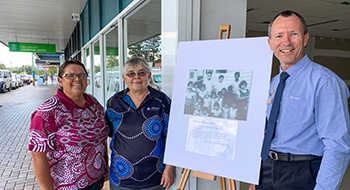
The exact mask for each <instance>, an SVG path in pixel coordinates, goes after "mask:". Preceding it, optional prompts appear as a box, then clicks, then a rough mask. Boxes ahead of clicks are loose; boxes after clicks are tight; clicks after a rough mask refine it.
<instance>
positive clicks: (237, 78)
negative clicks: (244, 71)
mask: <svg viewBox="0 0 350 190" xmlns="http://www.w3.org/2000/svg"><path fill="white" fill-rule="evenodd" d="M234 77H235V80H234V81H233V84H232V85H233V93H234V94H237V92H238V91H239V83H241V81H242V80H241V79H240V77H241V73H240V72H239V71H237V72H235V75H234Z"/></svg>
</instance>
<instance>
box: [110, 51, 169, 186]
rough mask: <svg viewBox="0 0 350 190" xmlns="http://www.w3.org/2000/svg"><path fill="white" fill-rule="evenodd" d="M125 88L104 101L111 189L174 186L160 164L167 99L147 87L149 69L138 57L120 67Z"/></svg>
mask: <svg viewBox="0 0 350 190" xmlns="http://www.w3.org/2000/svg"><path fill="white" fill-rule="evenodd" d="M122 77H123V80H124V81H125V83H126V84H127V86H128V88H126V89H125V90H123V91H120V92H118V93H116V94H115V95H114V96H112V97H111V98H110V99H109V100H108V102H107V110H106V120H107V122H108V125H109V129H110V130H109V136H110V137H112V141H111V145H110V148H111V151H112V156H111V165H110V178H109V179H110V189H111V190H136V189H140V190H141V189H142V190H160V189H168V188H169V187H170V186H171V185H172V184H173V183H174V171H173V167H172V166H170V165H165V164H164V163H163V158H164V150H165V139H166V134H167V127H168V121H169V112H170V98H169V97H168V96H167V95H165V94H164V93H162V92H160V91H158V90H156V89H154V88H152V87H150V86H149V85H148V84H149V80H150V78H151V69H150V67H149V66H148V64H147V62H146V61H145V60H143V59H141V58H132V59H130V60H128V61H127V62H126V63H125V65H124V68H123V76H122Z"/></svg>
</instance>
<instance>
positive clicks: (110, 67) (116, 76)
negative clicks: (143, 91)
mask: <svg viewBox="0 0 350 190" xmlns="http://www.w3.org/2000/svg"><path fill="white" fill-rule="evenodd" d="M118 52H119V51H118V27H116V28H113V29H112V30H111V31H110V32H108V33H107V35H106V75H105V76H106V85H105V86H106V100H108V99H109V98H110V97H111V96H112V95H113V94H115V93H116V92H118V91H120V90H121V89H120V82H121V80H120V77H121V73H120V72H119V55H118Z"/></svg>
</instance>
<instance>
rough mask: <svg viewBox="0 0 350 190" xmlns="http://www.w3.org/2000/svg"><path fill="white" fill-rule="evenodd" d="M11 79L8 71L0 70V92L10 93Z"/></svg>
mask: <svg viewBox="0 0 350 190" xmlns="http://www.w3.org/2000/svg"><path fill="white" fill-rule="evenodd" d="M11 80H12V77H11V72H10V71H9V70H2V69H0V90H1V91H2V92H6V90H7V91H11V86H12V84H11V83H12V81H11Z"/></svg>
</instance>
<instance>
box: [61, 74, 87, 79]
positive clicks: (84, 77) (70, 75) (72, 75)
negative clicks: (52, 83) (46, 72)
mask: <svg viewBox="0 0 350 190" xmlns="http://www.w3.org/2000/svg"><path fill="white" fill-rule="evenodd" d="M76 76H78V77H79V78H80V79H86V78H87V76H88V75H87V74H85V73H79V74H75V73H66V74H64V75H62V77H68V78H69V79H75V77H76Z"/></svg>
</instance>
